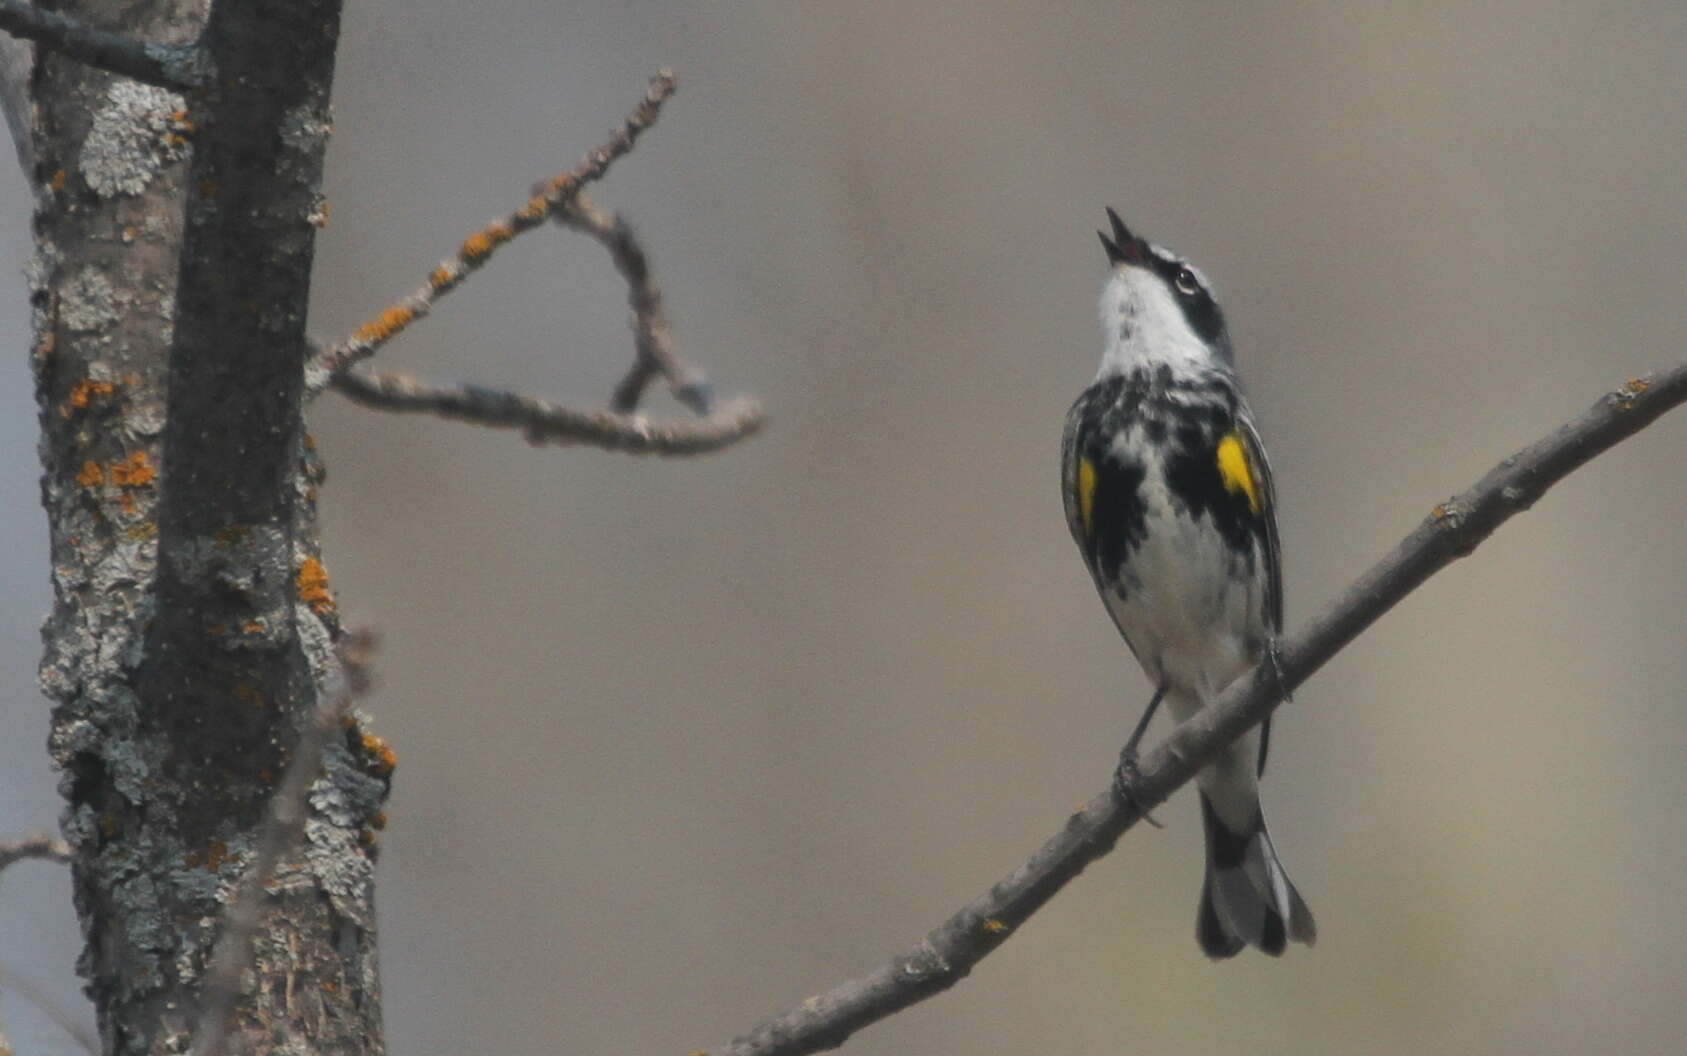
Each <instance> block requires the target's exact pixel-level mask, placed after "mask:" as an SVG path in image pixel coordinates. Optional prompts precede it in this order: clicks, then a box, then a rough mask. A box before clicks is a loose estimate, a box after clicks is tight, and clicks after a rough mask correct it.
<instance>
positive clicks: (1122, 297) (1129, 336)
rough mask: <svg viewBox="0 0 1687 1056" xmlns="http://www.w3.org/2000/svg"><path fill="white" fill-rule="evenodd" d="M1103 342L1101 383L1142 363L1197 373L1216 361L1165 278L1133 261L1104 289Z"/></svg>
mask: <svg viewBox="0 0 1687 1056" xmlns="http://www.w3.org/2000/svg"><path fill="white" fill-rule="evenodd" d="M1101 340H1102V353H1101V369H1100V370H1099V371H1097V372H1096V380H1098V381H1099V380H1101V379H1103V378H1111V377H1117V376H1118V375H1121V374H1124V373H1126V372H1128V371H1129V370H1130V369H1131V368H1133V367H1138V366H1158V365H1160V364H1162V363H1164V364H1166V365H1168V366H1170V367H1171V368H1172V369H1173V370H1175V371H1179V372H1180V373H1183V372H1188V373H1193V372H1196V371H1200V370H1206V369H1210V368H1212V367H1213V366H1214V365H1215V362H1216V357H1215V356H1214V355H1213V351H1212V349H1211V348H1209V347H1208V346H1207V343H1206V342H1205V341H1202V340H1201V338H1200V337H1199V335H1197V334H1196V333H1195V331H1194V330H1193V329H1192V328H1191V327H1190V325H1189V320H1188V319H1187V318H1186V317H1185V316H1184V314H1183V309H1182V308H1180V307H1178V305H1177V302H1176V301H1175V300H1173V298H1172V294H1171V291H1170V290H1168V289H1166V286H1165V284H1164V283H1162V282H1161V281H1160V280H1159V277H1158V276H1155V275H1153V274H1151V273H1149V272H1148V271H1146V270H1144V269H1142V268H1137V267H1133V266H1131V265H1128V264H1126V265H1121V266H1120V267H1117V268H1115V269H1114V271H1113V275H1112V277H1111V278H1109V279H1108V280H1107V285H1106V286H1104V287H1102V290H1101Z"/></svg>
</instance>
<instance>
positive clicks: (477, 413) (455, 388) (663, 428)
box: [334, 368, 766, 455]
mask: <svg viewBox="0 0 1687 1056" xmlns="http://www.w3.org/2000/svg"><path fill="white" fill-rule="evenodd" d="M334 385H335V387H336V388H338V389H339V390H340V392H341V393H343V394H344V395H346V396H348V397H350V398H351V399H352V400H353V401H354V402H356V403H361V404H363V405H364V406H366V407H374V408H377V409H379V410H383V411H398V412H401V413H406V412H408V413H424V414H437V415H440V416H441V417H445V418H455V419H457V420H458V421H463V422H473V423H475V424H477V425H489V426H494V427H499V428H507V429H520V430H522V431H523V432H524V433H525V434H526V436H527V439H528V441H529V442H530V443H534V444H544V443H550V444H584V445H587V446H590V447H601V448H603V449H605V450H609V451H626V452H629V453H631V454H636V455H701V454H706V453H708V452H710V451H718V450H719V449H721V448H723V447H726V446H727V445H729V444H732V443H735V442H737V441H739V440H742V439H744V438H745V437H747V436H750V435H751V434H753V433H755V432H756V431H757V430H759V429H760V428H761V427H762V425H763V424H764V422H765V421H766V418H765V417H764V416H763V414H762V410H761V407H760V405H758V404H757V403H756V402H755V401H754V400H751V399H737V400H733V401H731V402H729V403H727V404H726V405H724V406H722V407H719V408H717V409H716V410H715V411H714V413H712V414H709V415H707V416H705V417H701V418H696V419H692V420H690V421H684V422H652V421H650V420H648V419H646V418H644V417H643V416H641V415H631V414H617V413H615V412H614V411H583V410H579V409H577V408H573V407H565V406H563V405H561V404H558V403H552V402H551V401H550V400H544V399H540V398H539V397H536V396H525V395H522V394H520V393H514V392H506V391H504V390H501V389H488V388H483V387H481V386H478V385H434V384H430V383H428V382H425V381H422V380H420V379H417V378H413V377H410V376H409V375H406V374H398V373H394V372H387V371H383V372H376V371H369V370H364V369H362V368H359V369H357V370H351V371H347V372H346V373H344V374H341V375H340V376H339V377H338V378H336V379H335V381H334Z"/></svg>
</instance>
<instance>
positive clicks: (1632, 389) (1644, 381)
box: [1617, 378, 1652, 400]
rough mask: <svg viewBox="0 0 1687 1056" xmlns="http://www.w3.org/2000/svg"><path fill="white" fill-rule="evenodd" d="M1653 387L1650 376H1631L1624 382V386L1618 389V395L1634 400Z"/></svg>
mask: <svg viewBox="0 0 1687 1056" xmlns="http://www.w3.org/2000/svg"><path fill="white" fill-rule="evenodd" d="M1651 387H1652V381H1651V379H1650V378H1630V379H1628V380H1627V381H1626V382H1624V383H1623V387H1622V388H1620V389H1618V390H1617V395H1618V396H1621V397H1622V398H1623V399H1625V400H1632V399H1634V398H1635V397H1636V396H1638V395H1640V394H1641V393H1643V392H1645V391H1646V390H1647V389H1649V388H1651Z"/></svg>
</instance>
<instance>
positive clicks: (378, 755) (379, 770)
mask: <svg viewBox="0 0 1687 1056" xmlns="http://www.w3.org/2000/svg"><path fill="white" fill-rule="evenodd" d="M363 750H364V751H365V752H366V753H368V755H369V757H370V759H372V760H374V762H373V765H371V766H370V768H369V769H370V770H372V771H374V773H375V774H376V775H378V776H380V777H385V776H387V775H388V774H390V773H392V772H393V768H394V767H396V766H398V753H397V752H395V751H393V750H392V745H390V744H388V743H387V742H386V741H385V740H383V739H382V738H380V737H378V736H376V735H375V734H373V733H369V732H367V731H365V732H364V734H363Z"/></svg>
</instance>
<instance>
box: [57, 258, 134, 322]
mask: <svg viewBox="0 0 1687 1056" xmlns="http://www.w3.org/2000/svg"><path fill="white" fill-rule="evenodd" d="M122 309H123V297H122V296H121V295H120V294H119V293H118V292H117V289H116V287H114V286H113V285H112V284H111V280H110V279H108V278H106V277H105V275H104V273H102V272H101V271H99V270H98V269H97V268H92V267H88V268H83V269H82V270H81V271H79V272H77V273H76V274H75V275H72V276H71V277H70V281H68V282H66V283H65V284H64V290H63V293H62V294H61V298H60V301H59V319H60V321H61V322H63V323H64V325H65V326H66V327H68V328H69V329H71V330H84V331H88V330H104V329H105V328H106V327H108V326H110V325H111V324H112V323H115V322H116V321H117V320H118V318H119V317H120V316H121V315H122Z"/></svg>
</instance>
